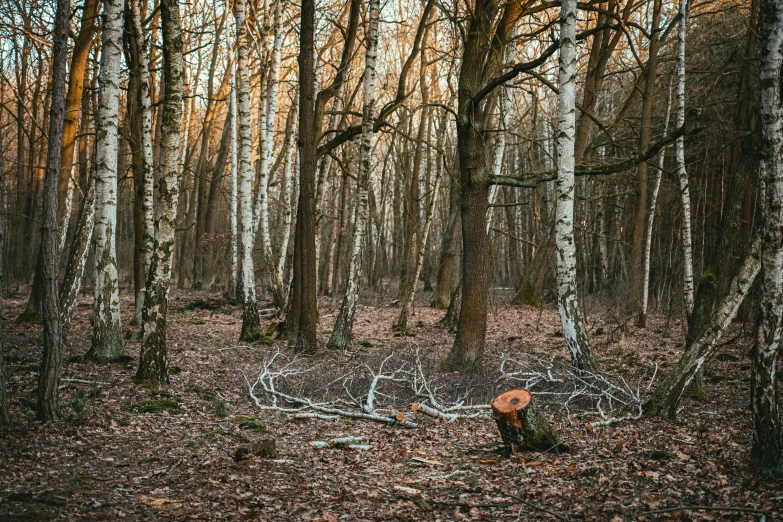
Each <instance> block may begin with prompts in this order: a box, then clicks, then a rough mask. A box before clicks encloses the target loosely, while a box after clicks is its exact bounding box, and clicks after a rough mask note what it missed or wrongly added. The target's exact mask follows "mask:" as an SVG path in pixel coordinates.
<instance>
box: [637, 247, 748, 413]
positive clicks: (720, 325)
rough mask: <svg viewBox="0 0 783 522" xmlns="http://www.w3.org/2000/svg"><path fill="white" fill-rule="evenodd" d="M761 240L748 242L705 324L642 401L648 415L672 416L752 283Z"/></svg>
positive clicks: (732, 318)
mask: <svg viewBox="0 0 783 522" xmlns="http://www.w3.org/2000/svg"><path fill="white" fill-rule="evenodd" d="M760 249H761V241H760V240H759V239H758V238H756V239H755V240H754V241H753V244H752V245H751V249H750V253H749V254H748V256H747V257H746V258H745V260H744V261H743V263H742V266H741V267H740V270H739V272H738V273H737V276H736V277H735V278H734V279H733V280H732V281H731V285H730V287H729V291H728V293H727V294H726V297H724V298H723V300H722V301H721V302H720V304H719V305H718V306H717V308H716V309H715V312H714V313H713V314H712V316H711V318H710V321H709V323H708V324H707V327H706V328H705V329H704V331H703V332H701V334H700V335H699V337H698V339H696V341H694V343H693V344H692V345H691V348H690V349H689V350H688V351H686V352H685V353H684V354H683V356H682V358H681V359H680V361H679V362H678V363H677V365H676V366H675V367H674V368H673V369H672V370H671V371H670V372H669V373H668V374H667V375H666V377H665V378H664V380H663V381H662V382H661V384H660V385H659V386H658V388H657V389H656V390H655V392H654V393H653V395H652V396H651V397H650V399H649V400H648V401H647V403H645V405H644V412H645V414H648V415H658V416H662V417H669V418H671V419H674V418H675V417H676V416H677V408H678V405H679V402H680V398H681V397H682V393H683V391H684V390H685V388H686V387H687V386H688V384H690V383H691V381H692V380H693V378H694V377H695V376H696V374H697V373H698V372H699V371H700V370H701V369H702V368H703V367H704V363H705V362H706V361H707V360H709V359H710V357H711V356H712V355H713V354H714V352H715V349H716V345H717V343H718V341H719V340H720V338H721V336H722V335H723V332H724V331H725V330H726V328H727V327H728V326H729V324H731V321H733V320H734V317H735V316H736V315H737V310H738V309H739V307H740V305H741V304H742V301H743V300H744V299H745V296H747V295H748V291H749V290H750V287H751V285H752V284H753V282H754V281H755V280H756V276H757V275H758V273H759V269H760V267H761V262H760V259H759V251H760Z"/></svg>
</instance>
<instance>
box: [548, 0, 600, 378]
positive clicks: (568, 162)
mask: <svg viewBox="0 0 783 522" xmlns="http://www.w3.org/2000/svg"><path fill="white" fill-rule="evenodd" d="M560 5H561V7H560V42H561V43H560V56H559V62H560V63H559V65H560V71H559V82H558V83H559V88H560V93H559V95H558V127H557V202H556V209H555V212H556V215H555V219H556V225H555V250H556V252H557V304H558V308H559V311H560V321H561V323H562V325H563V336H564V337H565V341H566V345H567V346H568V349H569V351H570V352H571V362H572V364H573V365H574V367H576V368H578V369H580V370H592V369H593V367H594V363H593V360H592V356H591V353H590V345H589V343H588V339H587V333H586V332H585V329H584V325H583V324H582V316H581V313H580V309H579V300H578V294H577V284H576V244H575V241H574V167H575V165H574V163H575V158H574V148H575V137H576V0H563V1H562V2H561V4H560Z"/></svg>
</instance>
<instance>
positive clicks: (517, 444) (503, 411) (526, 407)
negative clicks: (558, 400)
mask: <svg viewBox="0 0 783 522" xmlns="http://www.w3.org/2000/svg"><path fill="white" fill-rule="evenodd" d="M490 406H491V407H492V416H493V417H494V419H495V422H496V423H497V425H498V430H499V431H500V436H501V438H502V439H503V444H505V446H506V447H507V448H508V449H509V451H511V453H515V452H517V451H526V450H540V451H557V452H560V451H568V450H569V448H568V446H567V445H565V444H563V443H562V442H560V439H559V438H558V437H557V434H556V433H555V430H554V429H553V428H552V425H551V424H549V421H547V420H546V418H545V417H544V414H543V413H541V411H540V410H539V409H538V408H536V406H535V404H533V396H532V394H531V393H530V392H529V391H527V390H522V389H519V390H511V391H507V392H505V393H503V394H501V395H499V396H497V397H496V398H495V399H494V400H493V401H492V403H491V404H490Z"/></svg>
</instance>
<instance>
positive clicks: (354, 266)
mask: <svg viewBox="0 0 783 522" xmlns="http://www.w3.org/2000/svg"><path fill="white" fill-rule="evenodd" d="M369 10H370V16H369V20H368V22H367V41H366V55H365V67H364V100H363V101H362V138H361V143H360V145H359V172H358V175H357V191H358V194H357V198H356V199H357V206H356V220H355V224H354V228H353V244H352V246H351V256H350V258H349V261H348V281H347V288H346V289H345V294H344V295H343V302H342V304H341V306H340V312H339V313H338V315H337V319H336V320H335V324H334V329H333V330H332V336H331V337H330V338H329V343H328V344H327V346H328V347H329V348H332V349H340V350H347V349H349V348H350V347H351V335H352V333H353V321H354V316H355V315H356V305H357V303H358V301H359V284H360V282H361V277H362V243H363V242H364V232H365V230H366V228H367V221H368V208H367V206H368V198H369V192H370V190H371V181H370V174H371V173H372V139H373V124H374V123H375V103H376V95H375V64H376V60H377V57H378V32H379V27H378V26H379V22H378V17H379V13H380V0H370V5H369Z"/></svg>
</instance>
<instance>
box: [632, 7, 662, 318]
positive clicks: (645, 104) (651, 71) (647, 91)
mask: <svg viewBox="0 0 783 522" xmlns="http://www.w3.org/2000/svg"><path fill="white" fill-rule="evenodd" d="M660 20H661V0H653V13H652V27H651V28H650V46H649V59H648V60H647V68H646V70H645V72H644V76H645V78H644V79H645V83H644V99H643V101H642V119H641V124H640V134H641V136H640V142H639V150H646V149H647V147H648V146H649V144H650V132H651V129H652V110H653V95H654V94H655V84H656V81H657V66H658V49H659V46H660V27H659V26H660ZM646 218H647V163H645V162H642V163H640V164H639V166H638V168H637V173H636V207H635V209H634V220H633V234H632V238H631V273H633V274H641V273H643V271H644V266H643V262H644V235H645V231H646V227H645V224H646V222H647V219H646ZM642 279H643V278H641V277H638V276H636V277H632V278H631V280H630V285H631V287H630V299H629V304H630V307H631V311H634V312H639V311H641V304H642V282H643V281H642ZM644 321H645V317H644V316H643V315H641V314H640V315H639V326H640V327H644V326H645V323H644Z"/></svg>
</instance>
